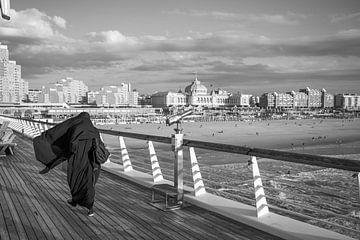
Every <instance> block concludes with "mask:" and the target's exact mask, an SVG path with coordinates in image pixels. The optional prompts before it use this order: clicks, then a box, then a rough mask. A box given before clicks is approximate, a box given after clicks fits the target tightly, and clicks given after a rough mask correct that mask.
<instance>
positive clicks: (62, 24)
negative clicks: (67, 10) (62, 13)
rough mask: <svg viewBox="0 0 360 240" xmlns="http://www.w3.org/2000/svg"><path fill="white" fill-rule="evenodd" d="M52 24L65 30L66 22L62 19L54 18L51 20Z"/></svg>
mask: <svg viewBox="0 0 360 240" xmlns="http://www.w3.org/2000/svg"><path fill="white" fill-rule="evenodd" d="M53 21H54V23H55V24H56V25H57V26H58V27H60V28H64V29H65V28H66V20H65V19H63V18H62V17H58V16H55V17H54V18H53Z"/></svg>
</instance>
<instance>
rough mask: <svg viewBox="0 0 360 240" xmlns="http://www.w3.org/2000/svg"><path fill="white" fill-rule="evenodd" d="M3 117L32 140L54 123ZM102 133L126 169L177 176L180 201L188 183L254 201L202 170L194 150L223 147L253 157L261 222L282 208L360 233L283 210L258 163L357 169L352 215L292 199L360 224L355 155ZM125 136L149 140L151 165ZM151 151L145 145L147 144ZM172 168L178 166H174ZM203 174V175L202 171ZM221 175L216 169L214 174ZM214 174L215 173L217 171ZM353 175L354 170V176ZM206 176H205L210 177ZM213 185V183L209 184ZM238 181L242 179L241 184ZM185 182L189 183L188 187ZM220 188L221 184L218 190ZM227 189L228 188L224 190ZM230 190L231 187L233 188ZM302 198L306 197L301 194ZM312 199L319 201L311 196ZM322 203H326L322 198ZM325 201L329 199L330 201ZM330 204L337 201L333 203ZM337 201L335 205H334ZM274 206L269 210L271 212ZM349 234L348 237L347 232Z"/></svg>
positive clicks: (359, 165)
mask: <svg viewBox="0 0 360 240" xmlns="http://www.w3.org/2000/svg"><path fill="white" fill-rule="evenodd" d="M4 121H10V124H9V127H11V128H12V129H13V130H15V131H17V132H19V133H22V134H24V135H26V136H28V137H29V138H34V137H35V136H38V135H39V134H41V132H43V131H45V130H47V129H49V128H50V127H51V125H53V124H49V123H45V122H37V121H32V120H24V119H19V118H10V117H0V124H1V123H2V122H4ZM100 132H101V134H102V135H110V136H116V137H118V140H119V150H120V154H117V153H116V151H111V154H112V156H115V157H116V156H117V155H120V160H121V165H122V167H123V168H122V169H123V172H125V173H126V172H128V173H132V172H134V171H137V170H141V171H145V172H151V176H152V182H153V184H160V183H163V182H164V181H171V177H173V179H172V180H173V181H172V184H173V186H174V187H175V188H176V189H177V193H178V195H177V196H178V198H177V200H178V201H182V200H183V194H184V187H185V188H186V187H187V186H189V187H191V189H192V195H193V196H194V197H195V198H201V196H204V195H206V194H207V193H208V192H212V193H215V194H217V195H221V196H226V195H227V196H228V197H229V196H230V197H229V198H231V199H237V200H239V199H240V201H241V199H244V200H245V201H246V200H250V201H251V198H250V197H249V194H250V192H249V190H244V188H239V187H236V186H233V185H231V184H228V183H222V184H221V183H219V181H216V180H215V181H214V180H213V181H211V180H209V179H204V178H203V177H202V176H203V175H206V176H209V171H203V172H201V171H200V167H199V164H198V160H197V156H196V154H195V148H199V149H208V150H215V151H221V152H226V153H234V154H242V155H248V158H249V160H248V163H246V164H244V167H245V165H248V166H246V167H249V170H251V173H252V178H253V180H252V184H253V188H252V187H250V186H249V185H248V184H249V181H248V180H245V181H243V183H244V184H245V185H246V186H247V187H248V188H249V189H253V193H252V196H253V197H252V199H253V200H252V201H253V202H254V204H253V205H254V206H255V209H256V216H257V218H258V219H259V220H260V221H262V220H261V219H262V218H264V219H266V218H268V217H269V214H270V210H274V211H276V212H282V213H283V214H285V215H287V216H295V217H297V218H301V219H308V220H316V221H318V222H321V223H323V224H327V225H328V226H330V227H329V228H334V227H335V228H338V229H342V231H344V232H349V231H350V232H351V234H349V235H351V236H360V231H359V229H354V228H349V227H347V226H341V225H340V224H338V223H332V222H328V221H325V220H320V219H317V218H314V217H311V216H305V215H304V214H302V213H297V212H294V211H290V210H287V209H283V208H281V207H279V206H277V205H276V204H274V203H273V204H269V203H268V200H271V201H272V202H279V201H281V196H280V194H279V198H274V197H272V196H268V195H267V194H266V192H267V191H278V190H279V189H277V188H278V187H277V186H276V184H270V185H273V186H263V180H262V177H261V176H260V170H259V165H258V159H259V158H260V159H261V158H268V159H274V160H281V161H285V162H292V163H300V164H306V165H311V166H319V167H325V168H334V169H342V170H346V171H352V172H356V173H355V174H354V176H356V178H357V181H356V184H357V185H356V186H358V187H359V189H358V191H359V194H357V196H358V199H357V203H356V200H355V201H354V214H353V216H343V215H342V214H339V213H332V212H331V211H329V210H322V209H316V208H314V207H312V206H307V205H306V204H301V203H298V202H292V203H291V205H292V206H296V207H301V208H306V209H308V210H309V211H317V212H319V213H320V214H322V213H326V214H332V215H333V216H335V217H338V218H343V219H346V220H349V221H350V220H351V221H354V222H358V223H359V224H358V225H360V220H359V218H358V214H359V207H360V204H359V202H360V177H359V176H360V175H359V172H360V161H358V160H350V159H342V158H333V157H325V156H316V155H308V154H299V153H294V152H283V151H276V150H269V149H258V148H249V147H242V146H234V145H227V144H218V143H212V142H203V141H194V140H189V139H184V138H183V134H174V135H173V136H172V137H161V136H152V135H144V134H137V133H129V132H119V131H112V130H105V129H100ZM126 138H134V139H139V140H146V141H147V149H148V152H149V155H148V156H149V158H148V160H149V161H148V162H149V164H148V166H145V167H144V166H143V163H141V162H138V161H137V160H136V159H135V158H132V157H131V153H129V152H128V148H127V147H126V145H125V140H126ZM153 142H157V143H165V144H172V150H173V152H174V161H173V163H171V162H167V163H166V162H164V163H161V166H162V168H160V161H159V160H158V156H157V154H156V152H155V148H154V143H153ZM144 149H146V148H144ZM184 150H188V151H189V152H188V153H189V158H190V161H189V162H187V161H185V163H187V164H190V165H189V170H190V171H188V172H190V173H191V174H187V173H186V171H185V169H186V168H187V167H185V169H184ZM171 166H172V167H173V168H172V169H171ZM227 172H228V173H229V174H230V173H234V171H231V170H228V171H227ZM202 173H203V174H202ZM215 174H216V173H215ZM213 175H214V174H213ZM349 175H350V174H349ZM205 178H206V177H205ZM216 179H217V180H219V179H221V176H219V175H218V174H216ZM265 179H266V180H267V181H272V180H273V179H271V178H268V177H266V178H265ZM207 183H208V184H209V186H208V185H207ZM238 183H239V182H238ZM281 184H286V181H282V182H281ZM184 185H185V186H184ZM218 186H222V187H221V188H219V187H218ZM224 190H226V191H224ZM229 190H230V191H229ZM231 190H233V192H237V194H227V193H226V192H231ZM239 192H242V193H245V195H246V196H239V194H238V193H239ZM280 193H282V194H292V195H296V194H295V193H293V192H291V191H290V190H284V189H280ZM302 197H303V196H302ZM306 198H308V199H310V200H311V198H312V196H307V197H306ZM312 201H314V200H313V199H312ZM317 201H322V200H321V199H319V200H317ZM325 203H326V201H325ZM328 204H332V203H331V202H328ZM333 204H335V205H336V203H333ZM269 209H270V210H269ZM344 238H345V236H344Z"/></svg>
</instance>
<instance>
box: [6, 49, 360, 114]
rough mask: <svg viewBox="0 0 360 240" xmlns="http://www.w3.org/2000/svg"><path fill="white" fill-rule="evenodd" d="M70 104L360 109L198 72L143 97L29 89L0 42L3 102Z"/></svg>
mask: <svg viewBox="0 0 360 240" xmlns="http://www.w3.org/2000/svg"><path fill="white" fill-rule="evenodd" d="M21 102H33V103H45V104H47V103H68V104H79V103H80V104H92V105H97V106H101V107H119V106H121V107H139V106H144V105H152V106H153V107H157V108H167V107H179V106H200V107H208V108H218V107H229V106H230V107H233V106H237V107H254V106H258V107H261V108H268V109H269V108H333V107H335V108H343V109H355V110H359V109H360V96H359V95H357V94H336V95H333V94H330V93H328V92H326V90H325V89H321V90H319V89H310V88H305V89H300V90H299V91H291V92H286V93H277V92H273V93H264V94H262V95H261V96H254V95H252V94H243V93H228V92H227V91H225V90H221V89H218V90H211V91H208V89H207V88H206V87H205V86H204V85H203V84H201V82H200V81H199V80H198V78H197V75H196V77H195V79H194V81H193V82H192V83H191V84H190V85H188V86H186V87H185V89H184V92H182V91H181V90H179V91H178V92H171V91H166V92H157V93H154V94H152V95H151V96H147V97H144V96H139V93H138V92H137V91H136V90H133V89H131V84H130V83H121V84H120V85H118V86H104V87H102V88H101V89H99V90H98V91H89V88H88V86H87V85H86V84H85V83H84V82H83V81H81V80H76V79H73V78H69V77H67V78H63V79H61V80H59V81H57V82H56V83H55V84H54V85H53V86H51V87H47V88H45V87H43V88H42V89H29V84H28V82H26V81H24V80H23V79H22V78H21V66H20V65H18V64H16V62H15V61H12V60H10V59H9V51H8V49H7V46H6V45H2V44H1V43H0V103H21Z"/></svg>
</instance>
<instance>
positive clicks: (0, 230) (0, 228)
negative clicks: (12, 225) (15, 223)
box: [0, 176, 10, 240]
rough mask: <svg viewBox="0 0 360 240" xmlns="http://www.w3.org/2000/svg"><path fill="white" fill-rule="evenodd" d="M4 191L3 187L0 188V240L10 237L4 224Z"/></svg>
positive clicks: (5, 212)
mask: <svg viewBox="0 0 360 240" xmlns="http://www.w3.org/2000/svg"><path fill="white" fill-rule="evenodd" d="M0 177H1V176H0ZM4 190H5V187H3V186H1V187H0V213H1V215H0V239H4V240H7V239H10V236H9V234H8V232H9V231H8V230H7V223H6V215H7V214H8V213H7V211H6V209H7V206H6V202H5V198H4V194H3V191H4Z"/></svg>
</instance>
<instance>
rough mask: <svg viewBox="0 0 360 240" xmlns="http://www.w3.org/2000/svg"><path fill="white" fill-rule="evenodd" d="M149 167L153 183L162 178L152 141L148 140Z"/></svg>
mask: <svg viewBox="0 0 360 240" xmlns="http://www.w3.org/2000/svg"><path fill="white" fill-rule="evenodd" d="M148 144H149V155H150V162H151V169H152V175H153V180H154V183H156V182H159V181H162V180H164V177H163V175H162V172H161V168H160V165H159V161H158V159H157V156H156V152H155V148H154V145H153V143H152V141H148Z"/></svg>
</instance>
